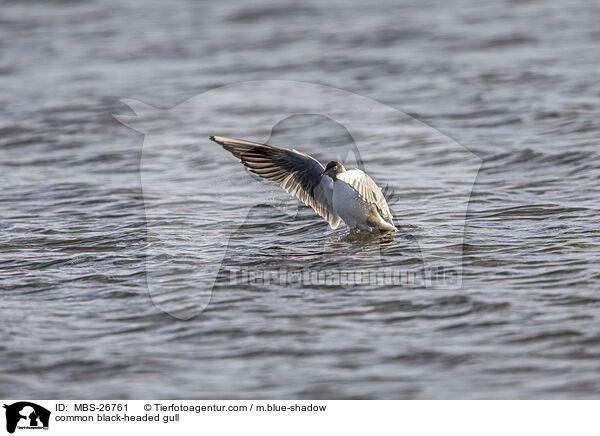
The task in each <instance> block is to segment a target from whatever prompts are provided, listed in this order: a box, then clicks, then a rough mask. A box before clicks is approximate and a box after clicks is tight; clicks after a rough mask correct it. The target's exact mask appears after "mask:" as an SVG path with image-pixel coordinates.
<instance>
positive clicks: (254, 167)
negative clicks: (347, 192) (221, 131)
mask: <svg viewBox="0 0 600 436" xmlns="http://www.w3.org/2000/svg"><path fill="white" fill-rule="evenodd" d="M210 139H211V140H212V141H214V142H216V143H217V144H220V145H221V146H223V148H224V149H225V150H227V151H228V152H230V153H231V154H233V155H234V156H235V157H237V158H238V159H239V160H240V161H241V162H242V163H243V164H244V165H245V166H246V167H248V169H249V170H250V171H252V172H253V173H254V174H258V175H259V176H260V177H263V178H265V179H267V180H272V181H273V182H276V183H279V184H280V185H281V187H282V188H283V189H285V190H286V191H287V192H289V193H290V194H292V195H294V196H295V197H296V198H298V199H299V200H300V201H302V202H303V203H304V204H306V205H307V206H310V207H312V208H313V209H314V210H315V212H316V213H318V214H319V215H320V216H322V217H323V218H325V220H326V221H327V222H328V223H329V225H330V226H331V228H332V229H335V228H337V226H338V225H339V224H340V217H339V216H338V215H337V214H336V213H335V212H334V210H333V204H332V203H333V201H332V197H333V182H332V180H331V178H330V177H326V176H324V177H321V172H322V171H323V170H324V169H325V168H324V167H323V165H321V163H320V162H319V161H318V160H316V159H315V158H313V157H311V156H309V155H308V154H306V153H302V152H299V151H297V150H288V149H286V148H279V147H272V146H270V145H266V144H259V143H257V142H250V141H243V140H241V139H232V138H224V137H222V136H211V137H210Z"/></svg>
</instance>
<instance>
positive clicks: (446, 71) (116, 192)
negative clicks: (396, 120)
mask: <svg viewBox="0 0 600 436" xmlns="http://www.w3.org/2000/svg"><path fill="white" fill-rule="evenodd" d="M390 3H391V2H390ZM1 11H2V12H1V13H0V83H1V84H2V86H0V101H1V102H2V105H0V146H1V147H2V152H3V153H2V159H1V160H0V164H1V170H0V180H1V181H2V188H3V189H2V195H1V197H0V202H1V207H0V217H1V220H0V248H1V250H0V292H1V300H0V304H1V305H0V313H1V319H2V323H1V325H0V344H1V345H0V351H1V353H2V359H0V397H15V398H17V397H19V398H25V397H27V398H40V399H41V398H67V397H77V398H143V397H160V398H228V397H232V398H255V397H259V398H273V397H276V398H436V399H439V398H597V397H598V395H599V394H600V378H599V377H598V374H599V373H600V363H599V362H600V359H599V357H600V329H599V325H600V324H599V321H600V320H599V319H598V311H599V308H600V296H599V295H598V291H597V282H598V279H600V267H599V266H598V265H599V261H600V250H599V248H600V231H599V230H598V228H599V226H598V224H599V215H600V214H599V203H598V198H599V194H600V188H599V183H598V182H599V179H600V154H599V151H598V142H597V137H598V135H597V132H598V128H599V127H600V121H599V120H600V117H599V116H598V115H599V105H598V97H599V94H598V87H597V83H598V67H599V65H598V59H600V53H599V51H600V45H598V38H599V37H600V31H599V30H598V26H597V23H598V21H599V19H600V7H599V6H598V5H597V4H594V3H593V2H585V1H575V2H571V3H569V5H568V6H565V5H564V3H561V2H558V1H556V2H552V1H530V2H508V1H507V2H500V3H498V2H495V3H493V4H491V3H490V4H487V5H483V4H480V3H479V2H474V1H471V0H462V1H458V2H452V4H450V3H448V4H447V3H445V2H427V3H424V2H418V3H403V4H400V5H392V4H384V3H377V2H376V3H369V4H364V2H359V1H350V2H345V3H344V4H343V5H341V4H334V3H331V4H328V5H325V4H319V3H317V2H314V3H304V4H303V5H302V6H299V5H296V4H294V3H293V2H288V3H281V2H275V3H269V2H253V3H252V4H249V3H247V2H241V1H240V2H228V3H227V4H225V3H224V2H213V3H210V4H204V3H203V4H200V3H197V2H191V1H190V2H186V1H176V2H169V3H159V2H156V3H154V2H135V1H134V2H127V3H123V2H99V1H88V2H81V3H79V2H67V1H55V2H33V1H30V2H4V3H3V5H2V8H1ZM262 79H286V80H300V81H305V82H312V83H318V84H323V85H328V86H331V87H335V88H340V89H344V90H348V91H352V92H355V93H358V94H360V95H364V96H366V97H370V98H372V99H376V100H378V101H380V102H383V103H385V104H387V105H390V106H392V107H394V108H396V109H398V110H399V111H402V112H406V113H409V114H410V115H412V116H414V117H416V118H417V119H419V120H421V121H423V122H425V123H427V124H428V125H429V126H431V127H432V128H434V129H436V130H438V131H440V132H442V133H443V134H444V135H447V136H448V137H450V138H452V139H454V140H455V141H456V142H458V143H459V144H461V145H463V146H465V147H467V148H468V149H469V150H470V151H472V152H473V153H475V154H476V155H477V156H478V157H479V158H480V159H481V160H482V162H483V163H482V167H481V169H480V171H479V173H478V175H477V178H476V181H475V185H474V187H473V192H472V195H471V198H470V202H469V207H468V213H467V218H466V226H465V237H464V243H463V244H462V249H463V254H464V256H463V277H462V279H463V281H462V287H461V288H459V289H437V288H434V287H433V288H432V287H419V286H406V287H402V286H365V285H362V286H356V287H344V286H316V285H315V286H280V285H277V284H272V285H269V286H255V285H251V284H249V285H244V286H229V285H227V282H226V281H225V280H223V276H221V279H219V280H218V282H217V285H216V286H215V288H214V291H213V295H212V300H211V301H210V303H209V304H208V307H207V308H206V310H204V312H202V314H200V315H198V316H196V317H194V318H193V319H191V320H189V321H181V320H178V319H176V318H173V317H171V316H170V315H168V314H166V313H164V312H162V311H160V310H159V309H158V308H157V307H156V306H155V305H154V304H153V302H152V300H151V299H150V297H149V295H148V289H149V288H148V284H149V281H151V280H152V278H151V277H149V276H148V275H147V272H146V263H147V261H148V260H150V261H151V260H153V259H152V257H151V254H150V255H149V254H148V253H147V251H146V248H147V245H146V244H147V242H146V236H147V232H148V231H149V224H148V222H147V220H146V211H145V209H144V201H146V202H147V205H153V204H158V200H156V203H153V201H155V200H153V199H152V198H148V197H146V198H145V197H144V193H143V192H142V181H141V173H140V161H141V157H142V154H141V152H142V143H143V140H144V138H143V137H142V135H141V134H139V133H136V132H135V131H133V130H131V129H129V128H127V127H125V126H123V125H122V124H120V123H118V122H117V121H116V120H115V119H114V118H113V117H112V114H114V113H120V114H127V113H130V112H129V110H128V109H127V107H126V106H125V105H124V104H123V103H121V102H120V100H121V99H124V98H136V99H139V100H141V101H144V102H146V103H148V104H151V105H154V106H156V107H159V108H164V109H166V108H170V107H172V106H174V105H177V104H179V103H181V102H183V101H184V100H186V99H188V98H191V97H194V96H195V95H198V94H200V93H202V92H204V91H207V90H209V89H212V88H214V87H217V86H221V85H225V84H229V83H234V82H240V81H247V80H262ZM238 97H239V96H238ZM284 100H285V99H284ZM221 103H222V104H223V106H225V107H227V106H229V107H236V109H235V110H234V109H232V112H231V113H232V114H233V115H231V116H230V117H229V119H233V118H235V117H237V118H239V119H243V120H246V121H243V123H247V124H244V125H245V126H246V127H247V135H244V136H246V137H250V138H261V137H262V138H267V137H268V136H269V132H270V129H271V127H272V126H271V125H268V126H267V125H261V124H260V120H261V119H263V118H261V117H268V116H269V114H268V113H266V114H264V113H259V111H256V110H253V105H252V104H251V103H252V102H245V103H244V104H242V105H240V106H239V107H238V106H236V102H235V101H233V98H232V100H231V101H223V102H221ZM268 103H269V102H267V103H266V104H268ZM327 109H328V110H331V111H332V112H336V113H339V114H343V113H344V112H345V108H344V107H335V108H333V107H332V108H327ZM346 112H348V113H350V110H349V109H348V110H347V111H346ZM317 118H318V117H317ZM317 118H316V117H315V116H309V115H303V116H297V117H293V118H290V119H288V120H287V121H286V122H284V123H282V124H281V125H280V129H274V130H273V132H272V133H271V134H272V140H273V141H276V140H277V139H278V138H279V139H280V140H281V141H285V144H283V143H282V144H281V145H287V141H289V140H290V139H292V138H298V140H299V142H300V143H299V144H293V146H294V147H297V148H299V149H303V148H302V142H303V141H306V147H305V148H304V149H305V150H306V151H310V152H314V151H319V150H318V149H315V148H314V147H315V144H318V143H319V141H318V139H319V138H320V139H321V140H322V141H324V142H325V143H326V144H327V145H328V147H329V148H328V149H332V147H335V141H336V140H339V141H341V142H342V143H344V138H347V137H346V136H345V135H346V134H347V132H345V131H344V130H343V128H342V127H340V126H336V125H334V124H332V122H331V121H328V120H325V121H323V119H321V118H319V119H317ZM239 123H242V121H239ZM241 125H242V124H239V125H238V126H237V127H240V126H241ZM310 125H313V126H316V127H314V128H313V129H312V130H311V129H310V128H308V127H307V126H310ZM160 126H161V124H160V121H157V124H155V125H154V126H151V127H154V128H155V129H160ZM383 126H384V123H382V127H381V131H372V130H369V132H365V135H367V134H370V135H372V138H371V140H370V141H371V142H370V143H369V144H370V147H367V148H366V149H365V148H360V147H359V149H360V152H361V155H362V159H363V161H364V167H365V168H366V170H367V171H369V173H370V174H372V175H373V176H374V177H375V178H376V180H378V181H379V180H381V181H382V184H389V185H390V188H391V190H392V191H393V192H394V201H393V202H391V203H392V204H391V206H392V211H393V213H394V215H395V217H396V219H397V221H398V222H399V223H402V224H403V225H404V226H405V227H404V229H405V233H403V234H401V235H399V236H398V237H397V238H396V239H395V240H394V241H392V242H389V241H387V242H386V241H384V242H383V243H382V245H381V247H380V246H379V241H372V240H352V239H348V238H346V237H345V234H346V231H345V230H344V229H343V228H340V229H338V230H337V231H335V232H332V231H330V230H328V229H327V227H326V225H325V223H324V222H323V221H321V220H320V219H319V218H317V217H315V216H314V214H313V213H312V211H310V210H308V209H306V208H301V209H300V210H299V212H298V216H296V215H295V210H293V212H294V213H293V214H290V213H288V212H289V210H288V209H289V208H290V207H293V205H294V204H295V203H293V202H292V203H290V202H285V203H284V206H283V207H276V206H273V204H278V202H279V201H285V200H284V199H285V196H283V195H280V193H278V191H277V190H276V189H273V188H272V187H269V186H267V185H264V184H260V183H259V182H257V181H253V180H252V179H251V178H250V177H249V176H248V175H247V174H246V173H245V172H244V170H243V168H242V167H241V165H239V164H238V163H236V162H235V160H234V159H233V158H230V157H228V156H226V155H224V154H222V155H219V156H220V157H218V159H219V160H218V161H213V160H212V157H211V158H210V159H209V158H208V157H210V156H208V155H205V154H204V153H205V150H207V149H206V147H208V144H207V143H205V141H204V140H203V139H201V138H205V137H206V135H207V134H221V132H214V131H212V129H213V128H215V126H214V125H204V124H203V123H202V122H198V123H197V126H196V127H195V128H194V129H191V130H183V131H182V132H181V137H178V136H169V138H172V139H173V138H174V140H173V142H174V143H175V146H180V147H183V148H182V149H181V154H179V155H175V156H177V157H179V160H178V162H180V163H181V164H182V165H189V166H193V167H195V168H203V169H207V168H208V169H210V171H215V170H216V169H218V168H222V169H223V177H224V178H227V179H229V180H233V181H236V182H237V183H238V184H237V185H234V187H232V188H231V192H226V193H224V194H227V195H225V196H224V198H226V200H227V204H228V205H229V209H228V213H230V214H231V215H228V217H229V216H231V219H229V218H228V219H227V220H224V221H225V223H221V224H219V225H216V224H215V223H212V224H210V225H213V226H214V228H215V229H216V230H219V229H230V230H231V229H237V228H238V227H236V226H239V225H242V227H241V229H240V230H243V231H240V232H237V233H234V236H233V237H232V239H231V240H230V241H228V242H229V245H228V250H229V251H228V252H227V255H226V258H225V262H224V264H223V267H222V268H223V270H222V271H221V273H222V274H225V275H226V272H227V268H232V267H234V266H235V267H253V266H256V265H269V266H272V267H275V268H276V267H281V266H282V265H283V266H285V267H290V266H292V267H297V268H299V267H301V266H306V265H309V266H311V267H313V268H316V267H319V268H321V267H323V268H325V267H327V266H331V265H334V266H341V267H357V266H364V265H372V264H373V263H374V262H375V261H374V260H373V259H376V262H377V264H380V263H383V264H397V263H402V264H403V265H406V267H407V268H412V267H414V268H418V267H419V266H420V265H421V264H422V259H421V257H420V250H419V246H418V245H419V244H417V243H416V242H415V238H418V237H422V236H427V238H424V239H425V240H426V242H427V243H430V244H432V245H435V244H438V243H439V244H442V243H443V242H444V240H443V232H440V234H435V232H431V234H429V233H427V231H426V230H424V228H425V227H424V225H423V222H424V220H426V218H427V217H432V216H435V215H436V214H444V213H446V212H448V211H447V209H446V203H445V202H444V198H445V194H444V192H445V191H443V190H442V191H441V192H437V193H436V192H426V193H423V192H419V191H417V190H412V189H407V187H406V185H405V183H404V181H406V180H412V178H419V177H422V178H427V177H428V176H429V175H428V174H426V173H423V172H422V171H421V170H419V168H421V167H420V166H419V165H421V164H427V165H428V166H429V167H433V169H434V170H435V166H436V165H439V169H440V171H439V173H443V176H444V177H445V176H448V177H450V178H451V176H452V175H451V174H450V175H448V174H446V173H445V172H444V171H442V169H443V168H446V167H447V161H446V159H445V158H444V157H443V155H438V156H435V155H431V154H427V153H423V155H422V159H421V160H417V161H413V163H414V165H413V163H411V162H408V163H405V165H407V166H408V167H409V168H410V167H412V168H413V171H412V173H411V174H410V177H409V176H406V175H405V174H404V173H399V172H398V171H397V170H396V168H397V166H396V165H394V164H393V162H405V159H406V154H405V153H406V150H407V149H408V148H407V147H408V146H410V145H411V142H410V141H408V139H407V138H408V137H404V138H403V137H395V135H393V134H392V133H393V132H390V131H388V130H385V129H384V127H383ZM373 130H376V126H374V128H373ZM261 135H262V136H261ZM239 136H242V135H239ZM196 138H198V139H197V142H196ZM311 138H312V139H311ZM380 138H381V139H380ZM327 141H329V142H327ZM273 143H274V144H277V143H278V142H277V143H276V142H273ZM399 144H403V147H400V146H399ZM418 145H419V146H424V145H423V144H418ZM413 146H416V145H415V144H413ZM311 147H313V148H311ZM382 150H383V151H385V153H386V155H387V156H389V159H386V158H382V156H381V154H380V153H381V151H382ZM412 150H414V149H412ZM321 151H323V150H321ZM215 153H216V152H215ZM325 157H326V156H325V155H324V156H323V158H325ZM215 162H217V163H218V165H220V167H219V166H217V164H216V163H215ZM156 171H159V172H160V168H159V169H157V170H156ZM434 173H435V171H434V172H433V173H432V175H435V174H434ZM192 176H195V175H190V177H192ZM197 177H198V180H197V183H198V184H197V185H195V186H199V185H200V186H202V183H203V182H204V183H205V182H206V180H203V178H202V177H203V176H202V174H201V173H200V174H199V175H197ZM204 177H206V175H205V176H204ZM447 186H449V187H450V188H452V186H451V183H449V184H448V185H447ZM428 196H430V197H428ZM211 198H212V197H210V196H208V197H206V198H204V197H202V198H200V199H198V198H192V199H190V201H189V202H188V203H186V204H187V206H189V207H190V210H192V211H195V213H193V214H189V215H188V214H187V209H186V210H185V212H186V213H185V214H184V213H183V212H182V215H181V216H169V217H166V218H168V220H166V221H165V224H164V225H165V226H168V225H172V224H173V223H177V222H180V221H178V220H185V219H189V220H192V222H193V223H197V222H201V221H202V219H203V216H204V215H203V213H208V212H203V210H204V211H207V210H208V209H206V208H203V207H201V206H199V203H200V200H206V201H213V200H210V199H211ZM215 198H216V197H215ZM219 198H220V199H221V197H219ZM428 198H434V199H435V201H429V202H428V203H427V205H428V208H429V209H428V211H427V213H419V214H416V213H415V214H413V213H411V210H412V209H411V208H412V207H414V205H415V204H418V202H419V201H424V199H425V200H427V199H428ZM207 199H208V200H207ZM262 199H264V204H263V203H261V201H262ZM221 200H222V199H221ZM221 200H219V201H221ZM214 201H216V200H214ZM246 207H249V209H247V210H249V215H248V216H247V217H245V218H244V217H241V216H238V215H239V213H240V212H239V211H240V210H242V209H244V208H246ZM240 217H241V218H242V220H241V222H240V220H239V218H240ZM206 225H207V226H208V227H206V228H210V225H209V224H206ZM440 225H443V223H442V224H440ZM193 228H194V229H196V228H197V227H193ZM188 236H190V237H189V238H188V239H189V241H188V242H187V243H185V244H182V247H183V250H184V252H185V253H187V254H193V250H194V246H195V245H194V244H196V243H197V242H198V241H194V240H193V238H191V236H192V234H190V235H188ZM200 243H203V242H202V241H201V242H200ZM186 244H187V245H186ZM324 251H325V252H326V254H327V253H328V254H327V256H325V257H324V255H323V253H324ZM206 253H207V252H203V255H204V256H210V252H208V253H209V254H206ZM148 256H150V258H149V257H148ZM328 262H329V263H328ZM175 304H177V301H175Z"/></svg>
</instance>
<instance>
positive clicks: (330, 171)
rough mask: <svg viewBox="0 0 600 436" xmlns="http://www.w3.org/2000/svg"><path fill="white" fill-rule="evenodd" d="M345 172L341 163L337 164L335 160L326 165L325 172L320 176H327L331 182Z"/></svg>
mask: <svg viewBox="0 0 600 436" xmlns="http://www.w3.org/2000/svg"><path fill="white" fill-rule="evenodd" d="M344 171H346V169H345V168H344V165H342V164H341V163H339V162H338V161H336V160H332V161H331V162H329V163H328V164H327V166H326V167H325V171H323V172H322V173H321V176H325V175H327V176H329V177H331V178H332V179H333V180H335V179H336V176H337V175H338V174H339V173H341V172H344Z"/></svg>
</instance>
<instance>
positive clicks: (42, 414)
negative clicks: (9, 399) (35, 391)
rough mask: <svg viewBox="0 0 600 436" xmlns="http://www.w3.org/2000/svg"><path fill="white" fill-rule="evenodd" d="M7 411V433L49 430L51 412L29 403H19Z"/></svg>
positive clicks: (12, 405) (7, 408)
mask: <svg viewBox="0 0 600 436" xmlns="http://www.w3.org/2000/svg"><path fill="white" fill-rule="evenodd" d="M4 408H5V409H6V431H8V432H9V433H14V432H15V430H16V429H17V427H18V428H19V429H48V424H49V422H50V411H49V410H48V409H46V408H44V407H42V406H39V405H37V404H35V403H30V402H28V401H19V402H18V403H13V404H11V405H10V406H7V405H6V404H5V405H4Z"/></svg>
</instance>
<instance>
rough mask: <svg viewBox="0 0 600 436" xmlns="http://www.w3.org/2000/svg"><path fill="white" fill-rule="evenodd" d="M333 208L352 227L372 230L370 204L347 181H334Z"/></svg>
mask: <svg viewBox="0 0 600 436" xmlns="http://www.w3.org/2000/svg"><path fill="white" fill-rule="evenodd" d="M333 210H334V211H335V213H336V214H337V215H339V217H340V218H341V219H342V220H343V221H344V222H345V223H346V225H347V226H348V227H350V228H351V229H360V230H365V231H371V226H370V225H368V224H367V220H368V217H369V215H370V212H371V211H370V207H369V205H368V204H367V203H366V202H365V201H364V200H363V199H362V198H361V197H360V195H359V194H358V192H356V191H355V190H354V189H353V188H352V187H350V186H349V185H348V184H347V183H346V182H342V181H341V180H339V179H338V180H336V181H334V182H333Z"/></svg>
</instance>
